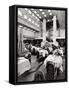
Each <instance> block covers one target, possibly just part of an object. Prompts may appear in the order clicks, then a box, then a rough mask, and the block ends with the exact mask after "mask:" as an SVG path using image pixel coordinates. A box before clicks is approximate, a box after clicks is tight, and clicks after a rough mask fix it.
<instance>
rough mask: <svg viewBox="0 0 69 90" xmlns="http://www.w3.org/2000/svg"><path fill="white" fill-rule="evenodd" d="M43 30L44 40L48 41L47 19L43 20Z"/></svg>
mask: <svg viewBox="0 0 69 90" xmlns="http://www.w3.org/2000/svg"><path fill="white" fill-rule="evenodd" d="M42 30H43V38H44V39H45V40H46V19H45V18H44V19H43V23H42Z"/></svg>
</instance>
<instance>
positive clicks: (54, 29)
mask: <svg viewBox="0 0 69 90" xmlns="http://www.w3.org/2000/svg"><path fill="white" fill-rule="evenodd" d="M56 29H57V28H56V16H53V41H54V42H56Z"/></svg>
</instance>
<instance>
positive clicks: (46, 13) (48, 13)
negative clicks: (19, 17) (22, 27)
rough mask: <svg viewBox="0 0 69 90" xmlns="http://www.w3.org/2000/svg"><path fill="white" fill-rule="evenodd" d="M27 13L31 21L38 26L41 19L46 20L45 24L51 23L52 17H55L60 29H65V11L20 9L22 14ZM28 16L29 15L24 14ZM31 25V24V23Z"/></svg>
mask: <svg viewBox="0 0 69 90" xmlns="http://www.w3.org/2000/svg"><path fill="white" fill-rule="evenodd" d="M24 10H25V11H27V12H28V13H29V14H30V15H31V17H32V20H33V19H34V21H35V22H37V24H39V21H40V20H41V21H42V20H43V18H46V20H47V22H49V24H50V22H52V21H53V20H52V19H53V16H54V15H56V16H57V21H58V24H59V26H60V28H61V29H65V11H64V10H49V9H33V8H22V12H23V13H25V12H24ZM25 14H26V15H28V16H29V14H27V13H25ZM36 19H37V20H36ZM32 23H33V22H32Z"/></svg>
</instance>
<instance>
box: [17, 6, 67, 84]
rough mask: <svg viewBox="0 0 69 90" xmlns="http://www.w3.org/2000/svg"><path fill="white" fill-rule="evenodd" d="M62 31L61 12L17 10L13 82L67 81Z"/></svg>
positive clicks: (62, 19)
mask: <svg viewBox="0 0 69 90" xmlns="http://www.w3.org/2000/svg"><path fill="white" fill-rule="evenodd" d="M66 32H67V31H66V16H65V10H64V9H59V8H58V9H55V8H50V9H49V8H34V7H30V8H29V7H27V8H26V7H23V8H22V7H21V8H20V7H19V8H18V9H17V82H42V81H45V82H46V81H48V82H50V81H62V80H65V79H66V78H67V76H66V69H67V68H66V62H67V59H66V55H67V54H66V53H67V52H66V43H67V39H66Z"/></svg>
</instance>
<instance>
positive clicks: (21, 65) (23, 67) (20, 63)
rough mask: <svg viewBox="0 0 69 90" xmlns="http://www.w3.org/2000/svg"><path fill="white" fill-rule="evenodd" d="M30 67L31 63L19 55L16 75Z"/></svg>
mask: <svg viewBox="0 0 69 90" xmlns="http://www.w3.org/2000/svg"><path fill="white" fill-rule="evenodd" d="M30 69H31V65H30V62H29V60H28V59H26V58H24V57H19V58H18V76H20V75H21V74H23V73H24V72H25V71H27V70H30Z"/></svg>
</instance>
